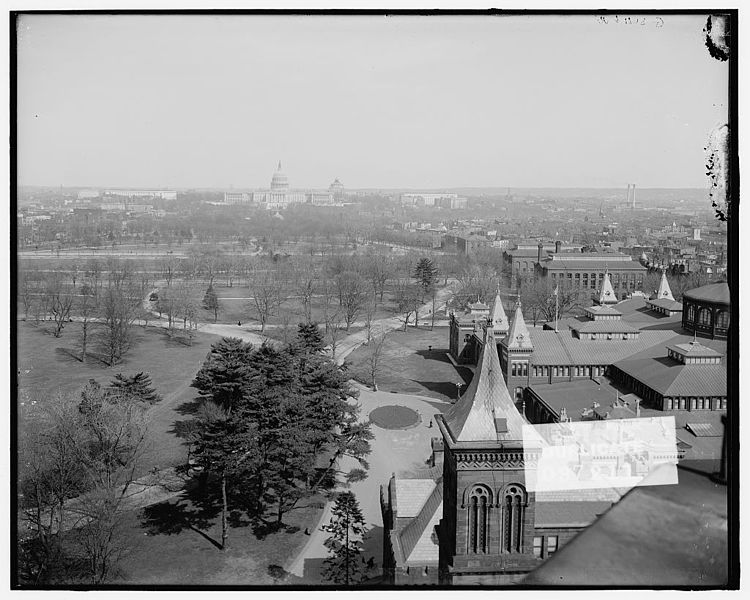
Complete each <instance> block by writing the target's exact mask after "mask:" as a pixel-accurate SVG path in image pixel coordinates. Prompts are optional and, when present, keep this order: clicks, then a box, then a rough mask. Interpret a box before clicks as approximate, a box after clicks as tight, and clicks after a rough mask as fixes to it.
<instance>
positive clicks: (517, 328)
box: [505, 301, 534, 350]
mask: <svg viewBox="0 0 750 600" xmlns="http://www.w3.org/2000/svg"><path fill="white" fill-rule="evenodd" d="M505 344H506V346H507V347H508V350H533V348H534V345H533V343H532V341H531V335H530V334H529V328H528V327H526V321H525V320H524V318H523V311H522V310H521V302H520V301H519V302H517V303H516V313H515V315H514V316H513V321H511V324H510V329H509V330H508V335H507V336H506V338H505Z"/></svg>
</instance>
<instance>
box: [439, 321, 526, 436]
mask: <svg viewBox="0 0 750 600" xmlns="http://www.w3.org/2000/svg"><path fill="white" fill-rule="evenodd" d="M444 419H445V424H446V425H447V426H448V429H449V431H450V433H451V435H452V436H453V439H454V440H455V441H457V442H478V441H493V442H494V441H497V440H501V439H505V440H522V439H523V426H524V424H525V423H526V422H525V420H524V418H523V417H522V416H521V414H520V413H519V412H518V409H517V408H516V407H515V405H514V404H513V401H512V400H511V398H510V394H509V393H508V388H507V386H506V385H505V379H504V378H503V373H502V370H501V368H500V359H499V357H498V355H497V343H496V342H495V335H494V334H493V332H492V329H491V328H489V327H488V328H487V329H486V330H485V337H484V346H483V347H482V352H481V354H480V356H479V363H478V364H477V370H476V372H475V373H474V378H473V379H472V380H471V383H470V384H469V387H468V389H467V390H466V392H465V393H464V395H463V396H461V398H460V399H459V400H458V402H456V403H455V404H454V405H453V406H451V408H450V410H448V411H447V412H446V413H445V417H444ZM498 419H500V420H503V419H504V420H505V422H504V424H503V423H502V422H501V423H500V425H499V426H498V425H496V420H498ZM498 430H499V431H500V433H499V432H498Z"/></svg>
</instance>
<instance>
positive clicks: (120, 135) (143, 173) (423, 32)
mask: <svg viewBox="0 0 750 600" xmlns="http://www.w3.org/2000/svg"><path fill="white" fill-rule="evenodd" d="M641 22H642V23H643V24H641ZM704 24H705V17H703V16H679V15H662V16H661V17H657V16H655V15H653V14H651V15H648V16H647V17H645V20H644V21H639V22H637V23H631V24H627V23H624V22H623V21H622V20H620V21H619V22H615V21H614V19H613V18H612V17H610V18H609V19H608V22H607V23H603V22H601V21H600V20H599V18H598V17H597V16H593V15H583V16H564V17H563V16H516V17H508V16H505V17H490V16H450V17H446V16H429V17H423V16H422V17H420V16H390V17H386V16H363V15H357V16H330V15H328V16H288V15H284V16H251V15H223V16H217V15H201V16H196V15H192V16H191V15H167V16H155V15H152V16H131V15H110V16H106V15H24V16H22V17H21V18H20V21H19V24H18V38H17V44H18V45H17V58H18V68H17V83H18V88H17V92H18V96H17V109H16V110H17V123H18V129H17V132H18V135H17V140H16V141H17V160H18V184H19V185H22V186H23V185H50V186H59V185H64V186H91V187H105V186H106V187H115V186H132V187H162V188H193V187H212V188H230V187H234V188H262V187H267V186H268V185H269V183H270V179H271V175H272V174H273V171H274V170H275V168H276V165H277V163H278V161H279V160H281V161H282V164H283V169H284V172H285V173H286V174H287V175H288V177H289V181H290V184H291V186H292V187H298V188H327V187H328V185H329V184H330V183H331V182H332V181H333V180H334V178H339V179H340V180H341V182H342V183H343V184H344V185H345V186H346V187H347V188H414V189H418V188H424V189H436V188H448V187H511V188H513V187H625V185H626V184H627V183H636V184H637V185H638V187H641V188H643V187H697V188H704V187H706V185H707V181H706V176H705V167H704V165H705V155H704V147H705V145H706V143H707V141H708V138H709V134H710V131H711V130H712V129H713V128H715V127H716V126H718V125H720V124H722V123H724V122H726V119H727V89H728V67H727V63H721V62H718V61H716V60H715V59H713V58H711V57H710V55H709V54H708V52H707V50H706V48H705V45H704V43H703V34H702V29H703V26H704Z"/></svg>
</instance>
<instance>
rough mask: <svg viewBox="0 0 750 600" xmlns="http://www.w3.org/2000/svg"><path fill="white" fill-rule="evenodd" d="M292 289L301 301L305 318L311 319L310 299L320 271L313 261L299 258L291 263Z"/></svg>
mask: <svg viewBox="0 0 750 600" xmlns="http://www.w3.org/2000/svg"><path fill="white" fill-rule="evenodd" d="M292 269H293V274H294V276H293V285H294V290H295V292H296V293H297V295H299V297H300V300H301V301H302V308H303V310H304V311H305V319H306V321H307V322H308V323H309V322H310V321H312V299H313V295H314V294H315V288H316V284H317V281H318V277H319V276H320V273H319V272H318V269H317V267H316V264H315V261H313V260H311V259H299V260H296V261H295V262H294V263H293V264H292Z"/></svg>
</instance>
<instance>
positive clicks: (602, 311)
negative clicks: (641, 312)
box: [584, 304, 622, 316]
mask: <svg viewBox="0 0 750 600" xmlns="http://www.w3.org/2000/svg"><path fill="white" fill-rule="evenodd" d="M584 310H585V311H586V313H588V314H591V315H597V316H599V315H606V316H611V315H620V316H622V313H621V312H620V311H619V310H617V309H616V308H614V307H613V306H606V305H602V304H599V305H596V306H589V307H586V308H584Z"/></svg>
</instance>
